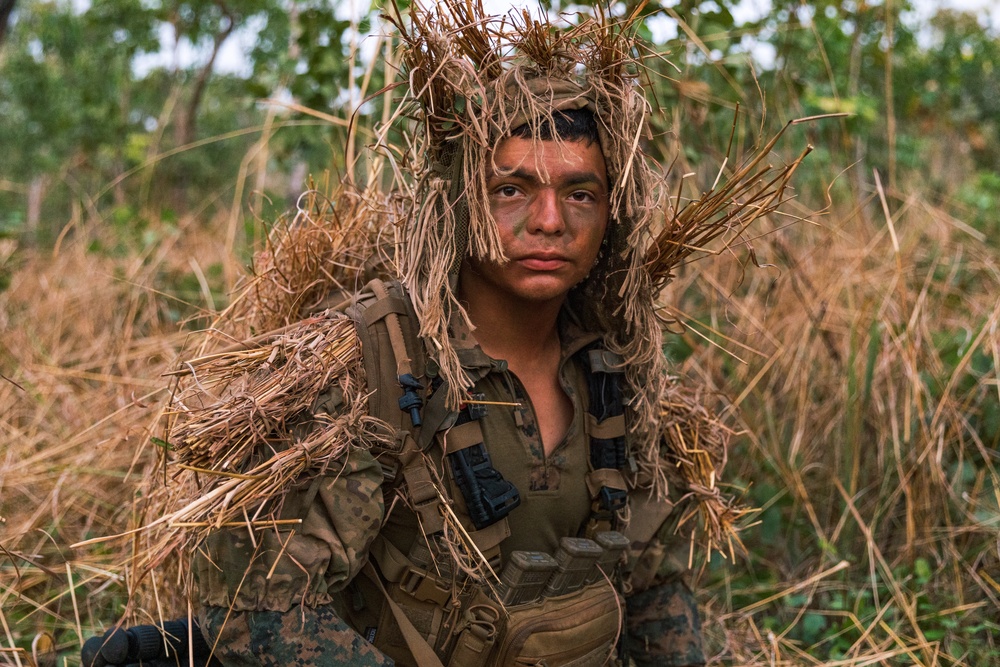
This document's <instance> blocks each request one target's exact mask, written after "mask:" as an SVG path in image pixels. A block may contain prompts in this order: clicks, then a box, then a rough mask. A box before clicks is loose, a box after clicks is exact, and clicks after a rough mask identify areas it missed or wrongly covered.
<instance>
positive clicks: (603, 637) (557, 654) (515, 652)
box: [490, 578, 622, 667]
mask: <svg viewBox="0 0 1000 667" xmlns="http://www.w3.org/2000/svg"><path fill="white" fill-rule="evenodd" d="M621 622H622V601H621V599H620V598H619V597H618V593H617V592H616V591H615V589H614V587H613V586H612V585H611V583H610V582H609V581H608V580H607V579H603V578H602V579H601V580H600V581H597V582H594V583H592V584H590V585H589V586H586V587H584V588H581V589H580V590H577V591H574V592H572V593H567V594H564V595H560V596H557V597H547V598H542V599H541V600H538V601H536V602H530V603H528V604H524V605H519V606H516V607H508V608H507V619H506V624H505V627H504V631H503V633H502V634H501V636H500V638H499V639H498V640H497V643H496V644H497V645H496V654H495V657H494V659H493V661H492V662H491V663H490V666H491V667H529V666H532V667H535V666H537V667H542V666H544V667H602V666H603V665H607V664H614V662H613V660H612V657H613V655H614V647H615V644H616V643H617V641H618V636H619V631H620V629H621Z"/></svg>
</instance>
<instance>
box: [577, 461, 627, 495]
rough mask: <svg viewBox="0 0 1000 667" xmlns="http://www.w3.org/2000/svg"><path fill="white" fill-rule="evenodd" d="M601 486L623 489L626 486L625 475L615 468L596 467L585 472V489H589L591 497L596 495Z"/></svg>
mask: <svg viewBox="0 0 1000 667" xmlns="http://www.w3.org/2000/svg"><path fill="white" fill-rule="evenodd" d="M602 486H606V487H608V488H609V489H622V490H625V489H626V488H627V487H626V486H625V477H624V476H622V473H621V471H620V470H618V469H617V468H598V469H597V470H591V471H590V472H588V473H587V490H588V491H590V497H591V498H596V497H597V494H598V493H600V491H601V487H602Z"/></svg>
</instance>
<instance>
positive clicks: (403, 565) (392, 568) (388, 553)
mask: <svg viewBox="0 0 1000 667" xmlns="http://www.w3.org/2000/svg"><path fill="white" fill-rule="evenodd" d="M368 553H369V554H370V555H371V557H372V558H374V559H375V562H376V563H378V568H379V569H380V570H382V574H383V575H384V576H385V578H386V580H387V581H391V582H393V583H399V581H400V580H402V578H403V575H404V574H406V571H407V570H409V569H410V567H411V566H412V565H413V564H412V563H411V562H410V559H409V558H407V557H406V555H405V554H404V553H403V552H402V551H400V550H399V549H397V548H396V545H395V544H393V543H392V542H390V541H389V540H387V539H385V538H384V537H382V535H381V534H379V535H376V536H375V539H374V540H373V541H372V546H371V549H369V551H368Z"/></svg>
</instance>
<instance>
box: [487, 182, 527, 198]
mask: <svg viewBox="0 0 1000 667" xmlns="http://www.w3.org/2000/svg"><path fill="white" fill-rule="evenodd" d="M519 192H520V190H518V189H517V188H516V187H515V186H513V185H510V184H504V185H500V186H498V187H496V188H494V189H493V195H494V196H496V197H501V198H504V197H516V196H517V194H518V193H519Z"/></svg>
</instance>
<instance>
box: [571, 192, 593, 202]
mask: <svg viewBox="0 0 1000 667" xmlns="http://www.w3.org/2000/svg"><path fill="white" fill-rule="evenodd" d="M569 198H570V201H573V202H576V203H578V204H588V203H591V202H595V201H597V197H596V196H594V193H593V192H591V191H589V190H574V191H573V192H572V193H570V195H569Z"/></svg>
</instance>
